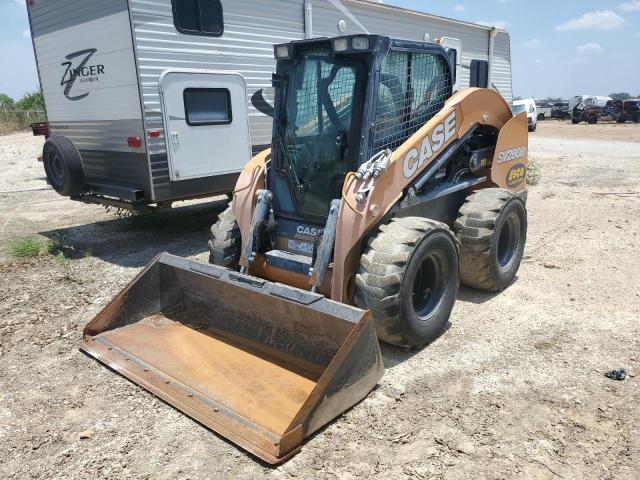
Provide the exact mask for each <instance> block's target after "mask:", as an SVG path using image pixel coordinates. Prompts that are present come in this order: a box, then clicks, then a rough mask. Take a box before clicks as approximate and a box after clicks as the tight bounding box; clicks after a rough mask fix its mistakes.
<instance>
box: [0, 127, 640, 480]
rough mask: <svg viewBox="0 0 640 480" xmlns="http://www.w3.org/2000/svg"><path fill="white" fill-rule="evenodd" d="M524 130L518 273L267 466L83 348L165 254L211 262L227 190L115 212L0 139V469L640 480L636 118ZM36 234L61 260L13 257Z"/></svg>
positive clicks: (32, 151)
mask: <svg viewBox="0 0 640 480" xmlns="http://www.w3.org/2000/svg"><path fill="white" fill-rule="evenodd" d="M530 138H531V140H530V143H531V145H530V146H531V153H532V155H533V157H534V158H535V159H536V160H537V161H538V162H539V163H540V165H541V168H542V175H541V179H540V183H539V185H537V186H535V187H532V188H531V189H530V194H529V202H528V211H529V236H528V243H527V249H526V252H525V259H524V261H523V264H522V267H521V269H520V272H519V274H518V278H517V281H516V282H515V283H514V284H513V285H512V286H511V287H510V288H508V289H507V290H506V291H505V292H503V293H501V294H498V295H493V294H485V293H480V292H477V291H473V290H469V289H465V288H463V289H461V291H460V293H459V296H458V302H457V304H456V306H455V308H454V311H453V314H452V317H451V327H450V328H449V329H448V330H447V331H446V333H445V334H444V335H442V336H441V337H440V338H439V339H438V340H437V341H436V342H434V343H433V344H432V345H430V346H428V347H427V348H424V349H422V350H420V351H417V352H405V351H402V350H399V349H396V348H392V347H389V346H385V345H383V346H382V351H383V354H384V361H385V366H386V373H385V375H384V377H383V378H382V380H381V381H380V384H379V386H378V387H377V388H376V389H375V390H374V391H373V392H372V393H371V394H370V395H369V396H368V397H367V398H366V399H365V400H363V401H362V402H361V403H360V404H358V405H356V406H355V407H354V408H353V409H351V410H350V411H348V412H347V413H346V414H345V415H343V416H341V417H340V418H338V419H337V420H336V421H334V422H333V423H331V424H330V425H329V426H328V427H327V428H325V429H324V430H322V431H320V432H319V433H317V434H316V435H314V436H313V437H311V438H310V439H309V440H308V441H307V442H306V444H305V445H304V447H303V450H302V451H301V453H300V454H298V455H297V456H295V457H294V458H293V459H292V460H290V461H289V462H287V463H285V464H284V465H282V466H280V467H277V468H271V467H268V466H266V465H265V464H263V463H260V462H259V461H257V460H256V459H255V458H253V457H252V456H250V455H249V454H246V453H245V452H243V451H242V450H240V449H238V448H236V447H235V446H234V445H233V444H231V443H229V442H227V441H225V440H224V439H222V438H221V437H219V436H217V435H216V434H214V433H212V432H211V431H209V430H207V429H205V428H203V427H202V426H201V425H199V424H197V423H196V422H194V421H192V420H190V419H189V418H188V417H186V416H184V415H183V414H181V413H180V412H178V411H176V410H174V409H173V408H172V407H170V406H168V405H167V404H165V403H163V402H162V401H160V400H158V399H156V398H155V397H154V396H153V395H151V394H149V393H147V392H145V391H144V390H142V389H141V388H139V387H137V386H136V385H134V384H133V383H130V382H129V381H127V380H125V379H124V378H122V377H120V376H118V375H117V374H114V373H113V372H111V371H109V370H107V369H106V368H105V367H103V366H101V365H100V364H98V363H97V362H96V361H94V360H92V359H90V358H88V357H86V356H85V355H83V354H82V353H80V352H79V351H78V345H79V342H80V338H81V331H82V328H83V326H84V325H85V324H86V323H87V322H88V321H89V320H91V318H93V316H94V315H95V314H96V313H97V312H98V311H99V310H100V309H101V308H102V307H103V306H104V305H105V304H106V303H107V302H108V300H109V299H110V298H111V297H112V296H113V295H114V294H115V293H116V292H117V291H118V290H119V289H120V288H121V287H123V286H124V285H125V284H126V283H127V282H128V281H129V280H130V279H131V278H132V277H133V276H134V275H135V273H136V272H137V271H139V269H140V268H141V267H142V266H144V265H145V264H146V263H147V262H148V261H149V260H150V259H151V258H152V257H153V256H154V255H155V254H156V253H157V252H160V251H163V250H166V251H169V252H172V253H175V254H178V255H182V256H188V257H192V258H196V259H203V260H204V259H206V239H207V230H208V227H209V225H210V224H211V222H212V221H213V220H214V217H215V214H216V212H219V211H220V209H221V208H223V206H224V201H223V200H222V199H220V200H218V201H217V202H214V203H213V204H208V205H196V206H190V207H188V208H183V209H178V210H174V211H172V212H167V213H164V214H159V215H156V216H152V217H134V218H118V217H117V216H116V215H114V214H113V213H109V212H106V211H105V209H103V208H102V207H99V206H89V205H84V204H80V203H76V202H72V201H69V200H67V199H64V198H62V197H59V196H58V195H57V194H55V193H54V192H53V191H51V190H48V189H46V184H45V181H44V180H43V176H44V175H43V170H42V165H41V164H38V163H37V162H36V160H35V158H36V156H37V155H38V154H39V150H40V149H41V145H42V140H41V139H40V138H33V137H31V136H29V135H26V134H19V135H13V136H9V137H0V165H2V167H3V168H2V172H1V173H0V192H2V193H0V220H1V223H0V478H6V479H25V478H42V479H44V478H46V479H51V478H65V479H66V478H104V479H111V478H118V479H128V478H135V479H200V478H229V479H235V478H259V477H260V478H262V477H265V478H274V479H289V478H303V479H307V478H322V479H334V478H336V479H344V480H347V479H356V478H367V479H370V478H379V479H388V478H394V479H402V478H416V479H429V478H435V479H482V478H487V479H494V478H495V479H514V478H522V479H552V478H564V479H574V478H575V479H581V480H582V479H630V480H635V479H638V478H640V388H639V380H640V348H639V347H640V280H639V278H640V277H639V273H638V272H640V255H639V252H640V125H632V124H627V125H597V126H593V125H579V126H572V125H570V124H561V123H560V122H547V123H542V124H541V125H540V126H539V129H538V131H537V132H536V133H534V134H532V135H531V136H530ZM23 189H29V191H16V190H23ZM34 189H35V190H34ZM6 192H9V193H6ZM34 234H35V235H38V236H40V237H42V238H43V239H46V238H48V239H56V240H55V241H56V242H57V244H58V245H60V246H61V247H62V249H63V252H64V257H62V256H58V257H57V258H56V257H54V256H52V255H48V254H43V255H41V256H39V257H37V258H35V259H31V260H16V259H14V258H12V257H11V255H10V254H9V248H10V245H11V242H12V241H14V240H15V239H16V238H18V237H21V236H25V235H34ZM621 367H622V368H625V369H626V370H627V372H629V375H628V377H627V378H626V380H624V381H621V382H616V381H613V380H609V379H607V378H606V377H605V376H604V374H605V372H607V371H609V370H612V369H614V368H621Z"/></svg>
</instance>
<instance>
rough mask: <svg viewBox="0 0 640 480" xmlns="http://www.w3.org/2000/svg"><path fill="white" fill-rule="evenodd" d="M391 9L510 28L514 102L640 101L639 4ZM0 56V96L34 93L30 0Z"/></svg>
mask: <svg viewBox="0 0 640 480" xmlns="http://www.w3.org/2000/svg"><path fill="white" fill-rule="evenodd" d="M36 1H46V0H36ZM77 1H82V0H77ZM316 1H320V0H316ZM385 3H388V4H392V5H398V6H401V7H405V8H410V9H413V10H419V11H423V12H428V13H433V14H436V15H441V16H444V17H450V18H457V19H461V20H467V21H470V22H479V23H485V24H490V25H495V26H498V27H501V28H506V30H507V31H508V32H509V34H510V35H511V59H512V64H513V89H514V95H516V96H520V97H524V98H528V97H535V98H544V97H565V98H568V97H570V96H573V95H580V94H591V95H608V94H609V93H613V92H628V93H630V94H631V95H633V96H636V95H640V0H482V1H479V0H446V1H445V0H432V1H428V0H386V2H385ZM463 48H464V46H463ZM0 52H1V54H0V93H6V94H7V95H9V96H11V97H13V98H14V99H16V100H18V99H19V98H20V97H21V96H22V95H23V94H24V93H26V92H28V91H33V90H36V89H37V88H38V76H37V71H36V67H35V61H34V57H33V47H32V43H31V36H30V33H29V22H28V19H27V12H26V6H25V0H0Z"/></svg>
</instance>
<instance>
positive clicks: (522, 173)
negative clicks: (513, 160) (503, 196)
mask: <svg viewBox="0 0 640 480" xmlns="http://www.w3.org/2000/svg"><path fill="white" fill-rule="evenodd" d="M526 177H527V167H526V166H525V165H523V164H522V163H518V164H517V165H514V166H513V167H511V168H510V169H509V171H508V172H507V178H506V180H507V186H508V187H509V188H514V187H517V186H518V185H520V184H521V183H522V182H524V180H525V178H526Z"/></svg>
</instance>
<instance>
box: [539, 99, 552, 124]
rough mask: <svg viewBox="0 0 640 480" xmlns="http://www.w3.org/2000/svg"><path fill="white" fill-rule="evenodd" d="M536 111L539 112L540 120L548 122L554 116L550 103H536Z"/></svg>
mask: <svg viewBox="0 0 640 480" xmlns="http://www.w3.org/2000/svg"><path fill="white" fill-rule="evenodd" d="M536 109H537V110H538V115H537V118H538V120H546V119H548V118H551V116H552V115H551V112H552V110H553V104H552V103H549V102H536Z"/></svg>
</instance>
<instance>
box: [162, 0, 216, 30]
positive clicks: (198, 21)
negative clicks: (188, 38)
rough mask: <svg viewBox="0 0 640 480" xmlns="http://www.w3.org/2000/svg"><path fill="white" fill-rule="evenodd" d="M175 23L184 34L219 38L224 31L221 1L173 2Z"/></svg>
mask: <svg viewBox="0 0 640 480" xmlns="http://www.w3.org/2000/svg"><path fill="white" fill-rule="evenodd" d="M171 4H172V8H173V22H174V24H175V26H176V28H177V29H178V31H180V32H182V33H186V34H189V35H210V36H214V37H218V36H220V35H222V32H223V30H224V21H223V15H222V3H220V0H171Z"/></svg>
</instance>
